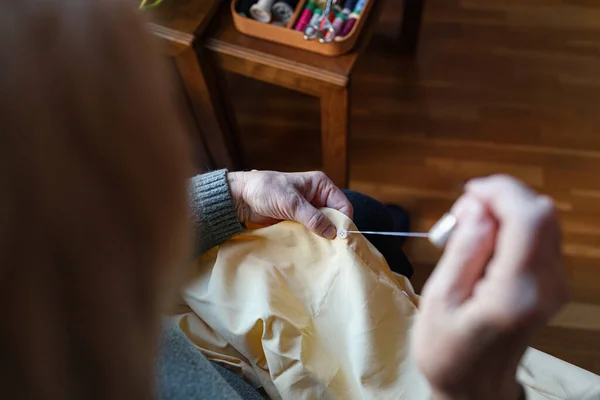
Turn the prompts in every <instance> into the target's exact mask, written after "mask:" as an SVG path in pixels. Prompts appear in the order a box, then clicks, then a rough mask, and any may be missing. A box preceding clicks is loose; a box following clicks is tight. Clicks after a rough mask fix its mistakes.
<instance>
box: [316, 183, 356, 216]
mask: <svg viewBox="0 0 600 400" xmlns="http://www.w3.org/2000/svg"><path fill="white" fill-rule="evenodd" d="M310 179H311V185H312V187H314V188H315V193H314V196H313V198H312V199H311V204H312V205H313V206H315V207H329V208H333V209H335V210H338V211H339V212H341V213H342V214H345V215H346V216H347V217H348V218H350V219H352V217H353V213H354V209H353V208H352V203H350V200H348V198H347V197H346V195H345V194H344V192H343V191H342V190H341V189H340V188H338V187H337V186H336V185H335V184H334V183H333V181H332V180H331V179H329V177H328V176H327V175H325V173H323V172H311V173H310Z"/></svg>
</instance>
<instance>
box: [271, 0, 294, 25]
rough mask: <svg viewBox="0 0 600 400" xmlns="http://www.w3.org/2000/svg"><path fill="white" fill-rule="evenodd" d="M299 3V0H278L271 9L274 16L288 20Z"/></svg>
mask: <svg viewBox="0 0 600 400" xmlns="http://www.w3.org/2000/svg"><path fill="white" fill-rule="evenodd" d="M297 5H298V0H277V1H276V2H275V3H274V4H273V8H272V9H271V11H272V13H273V17H274V18H275V19H276V20H279V21H282V22H288V21H289V20H290V19H291V18H292V15H294V10H295V9H296V6H297Z"/></svg>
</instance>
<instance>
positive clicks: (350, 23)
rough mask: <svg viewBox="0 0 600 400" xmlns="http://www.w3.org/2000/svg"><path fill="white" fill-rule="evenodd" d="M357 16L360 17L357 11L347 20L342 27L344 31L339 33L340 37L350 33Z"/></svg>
mask: <svg viewBox="0 0 600 400" xmlns="http://www.w3.org/2000/svg"><path fill="white" fill-rule="evenodd" d="M357 17H358V14H356V13H352V14H350V17H349V19H348V21H346V23H345V24H344V26H343V27H342V31H341V32H340V34H339V36H340V37H344V36H347V35H348V34H349V33H350V31H351V30H352V27H353V26H354V24H355V23H356V19H357Z"/></svg>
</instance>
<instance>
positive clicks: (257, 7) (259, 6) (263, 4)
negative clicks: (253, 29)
mask: <svg viewBox="0 0 600 400" xmlns="http://www.w3.org/2000/svg"><path fill="white" fill-rule="evenodd" d="M273 3H275V0H258V3H256V4H254V5H252V7H250V15H252V18H254V19H255V20H257V21H260V22H264V23H265V24H268V23H269V22H271V8H272V7H273Z"/></svg>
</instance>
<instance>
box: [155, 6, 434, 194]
mask: <svg viewBox="0 0 600 400" xmlns="http://www.w3.org/2000/svg"><path fill="white" fill-rule="evenodd" d="M382 2H383V0H377V1H376V4H375V5H374V7H373V9H372V11H371V14H370V16H369V20H368V21H367V23H366V25H365V26H364V27H363V31H362V32H361V36H362V37H361V38H360V40H359V42H358V43H357V46H356V48H355V49H354V50H353V51H351V52H350V53H348V54H345V55H342V56H339V57H326V56H322V55H319V54H314V53H310V52H307V51H302V50H299V49H295V48H292V47H287V46H283V45H279V44H276V43H271V42H268V41H265V40H261V39H255V38H251V37H249V36H245V35H243V34H241V33H239V32H238V31H237V30H236V29H235V27H234V26H233V21H232V18H231V14H230V11H229V4H228V3H229V2H222V1H220V0H168V1H164V2H163V3H162V4H161V5H160V6H158V7H157V8H155V9H153V10H152V13H153V14H154V15H153V17H154V18H153V21H154V22H153V23H152V24H150V30H151V31H152V32H153V33H154V34H155V35H156V36H157V37H158V38H160V40H161V42H162V43H163V45H164V49H165V50H164V51H165V54H166V55H168V56H169V57H171V58H172V59H173V61H174V65H175V67H176V70H177V71H178V75H179V77H180V80H181V83H182V87H183V88H184V93H185V96H186V98H187V102H188V103H189V105H190V110H191V113H190V114H191V116H192V119H193V120H194V121H195V125H196V128H197V130H198V133H197V134H196V136H197V137H198V138H199V139H198V140H199V142H198V143H200V145H201V147H203V148H205V149H206V153H208V155H209V157H210V160H211V163H210V166H211V167H212V168H229V169H232V170H233V169H239V168H240V167H241V157H240V153H239V149H238V144H237V141H236V134H235V133H236V123H235V118H234V114H233V112H232V110H231V106H230V104H229V102H228V97H227V95H226V92H225V87H226V85H225V84H224V81H223V76H222V75H223V73H222V72H223V71H229V72H233V73H236V74H240V75H243V76H247V77H250V78H254V79H258V80H261V81H264V82H268V83H272V84H275V85H279V86H282V87H285V88H288V89H292V90H295V91H298V92H301V93H305V94H309V95H312V96H315V97H317V98H319V100H320V103H321V131H322V132H321V135H322V136H321V147H322V159H323V170H324V171H325V172H326V173H327V174H328V175H329V176H330V177H331V179H332V180H333V181H334V182H335V183H336V184H337V185H339V186H340V187H347V185H348V156H347V147H348V130H349V127H348V111H349V107H350V93H349V89H348V87H349V82H350V77H351V73H352V69H353V67H354V65H355V63H356V61H357V59H358V57H359V55H360V54H361V52H362V51H363V50H364V48H365V47H366V44H367V42H368V39H369V37H370V35H371V32H372V29H373V27H374V25H375V24H376V22H377V19H378V14H379V12H380V10H381V7H382V4H381V3H382ZM423 3H424V0H404V20H403V24H402V28H401V33H402V39H403V41H404V45H405V49H407V50H408V51H409V52H414V50H415V49H416V45H417V40H418V33H419V28H420V20H421V14H422V9H423ZM209 25H210V28H209Z"/></svg>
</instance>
